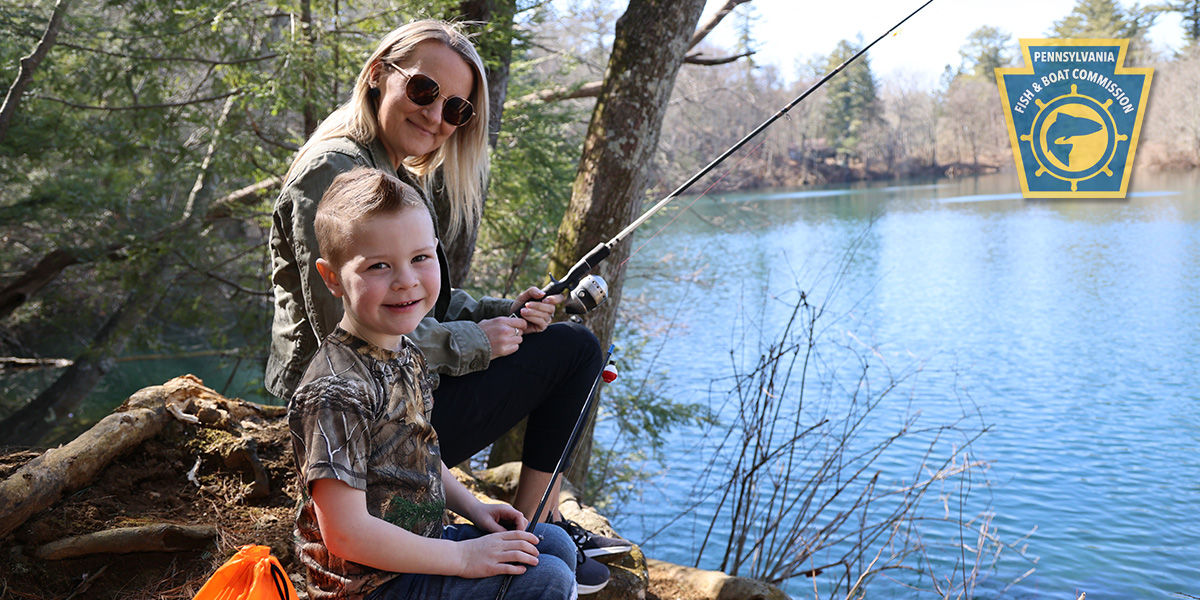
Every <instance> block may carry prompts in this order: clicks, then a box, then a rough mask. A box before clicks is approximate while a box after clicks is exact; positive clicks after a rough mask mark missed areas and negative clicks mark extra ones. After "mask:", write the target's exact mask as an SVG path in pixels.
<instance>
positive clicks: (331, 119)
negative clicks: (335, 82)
mask: <svg viewBox="0 0 1200 600" xmlns="http://www.w3.org/2000/svg"><path fill="white" fill-rule="evenodd" d="M431 40H433V41H438V42H441V43H443V44H445V45H446V46H447V47H448V48H450V49H451V50H454V51H455V52H456V53H458V55H459V56H461V57H462V58H463V60H464V61H466V63H467V65H468V66H470V67H471V72H472V74H473V76H474V79H475V81H474V90H473V91H472V92H471V97H470V98H469V100H470V101H471V104H473V105H474V106H475V115H474V116H473V117H472V118H471V120H470V122H468V123H467V124H466V125H463V126H462V127H459V128H458V129H457V130H456V131H455V132H454V133H453V134H451V135H450V137H448V138H447V139H446V142H445V143H444V144H442V146H441V147H440V148H438V149H436V150H434V151H433V152H430V153H429V154H425V155H422V156H410V157H408V158H406V159H404V166H405V168H407V169H408V170H409V171H411V172H412V173H413V175H415V176H416V177H417V180H418V181H419V182H420V184H421V186H422V187H424V188H425V192H426V194H430V193H432V191H433V179H434V172H435V171H436V170H437V168H438V167H439V166H440V167H441V168H442V182H443V185H445V188H446V197H447V199H448V200H449V201H450V211H449V214H450V219H449V222H448V223H442V224H441V225H442V229H443V231H442V232H441V235H444V236H445V237H446V238H448V239H447V242H449V240H452V239H453V238H454V237H456V236H457V234H458V232H460V231H470V230H473V229H474V228H476V227H478V226H479V218H480V213H481V212H482V210H483V191H484V185H485V184H486V182H487V174H488V153H487V124H488V90H487V79H486V78H485V76H484V69H483V60H482V59H481V58H480V57H479V53H478V52H477V51H476V50H475V46H474V45H472V44H471V40H470V39H468V38H467V36H466V34H464V33H463V32H462V30H461V25H460V24H457V23H447V22H445V21H437V20H433V19H425V20H421V21H414V22H412V23H409V24H408V25H405V26H403V27H400V28H398V29H395V30H393V31H392V32H391V33H388V34H387V35H385V36H384V37H383V39H382V40H380V42H379V45H378V46H377V47H376V48H375V51H374V52H372V53H371V57H370V58H368V59H367V62H366V64H364V65H363V68H362V70H361V71H359V73H358V79H356V80H355V82H354V92H353V93H352V94H351V96H350V99H349V100H348V101H347V102H346V103H345V104H343V105H341V106H339V107H338V108H337V109H336V110H334V111H333V112H332V113H330V114H329V116H328V117H327V118H326V119H325V120H324V121H322V122H321V125H320V126H318V127H317V130H316V131H314V132H313V134H312V136H311V137H309V139H308V141H307V142H305V143H304V145H303V146H301V148H300V151H299V152H297V153H296V158H295V159H293V160H292V166H291V168H289V169H288V177H287V178H285V181H286V179H288V178H290V177H291V175H292V170H294V169H295V168H296V165H298V164H300V162H301V159H303V158H304V156H305V154H307V153H308V151H309V150H310V149H312V147H313V146H314V145H315V144H317V143H318V142H321V141H324V140H328V139H332V138H337V137H348V138H350V139H353V140H354V141H356V142H358V143H360V144H364V145H368V144H370V143H371V142H373V141H374V140H375V138H376V136H377V135H378V133H379V120H378V118H377V117H376V100H375V98H373V97H372V94H370V91H371V88H372V87H373V85H372V76H371V73H372V69H373V68H375V67H376V65H377V64H379V63H380V62H381V61H382V62H389V63H393V64H397V65H402V64H404V63H405V62H407V61H408V59H409V58H410V57H411V56H412V54H413V52H414V50H415V49H416V47H417V45H418V44H420V43H422V42H427V41H431ZM468 228H470V229H468Z"/></svg>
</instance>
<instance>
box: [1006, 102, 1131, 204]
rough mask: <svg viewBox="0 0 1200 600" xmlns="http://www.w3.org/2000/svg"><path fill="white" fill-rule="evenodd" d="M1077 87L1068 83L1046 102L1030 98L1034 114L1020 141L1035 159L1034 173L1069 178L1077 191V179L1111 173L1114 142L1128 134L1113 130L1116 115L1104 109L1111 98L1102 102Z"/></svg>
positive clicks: (1107, 106)
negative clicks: (1034, 104) (1062, 91)
mask: <svg viewBox="0 0 1200 600" xmlns="http://www.w3.org/2000/svg"><path fill="white" fill-rule="evenodd" d="M1078 89H1079V86H1077V85H1072V86H1071V93H1069V94H1064V95H1062V96H1059V97H1057V98H1055V99H1053V100H1051V101H1049V102H1042V101H1041V100H1034V102H1037V105H1038V113H1037V116H1036V117H1034V119H1033V126H1032V127H1031V128H1030V130H1029V133H1028V134H1021V141H1022V142H1029V145H1030V147H1031V148H1032V150H1033V156H1034V158H1036V159H1037V162H1038V170H1037V172H1036V173H1034V176H1035V177H1041V176H1042V175H1050V176H1051V177H1054V178H1056V179H1061V180H1063V181H1069V182H1071V191H1072V192H1075V191H1078V189H1079V182H1080V181H1084V180H1087V179H1091V178H1092V177H1095V176H1096V175H1099V174H1101V173H1103V174H1105V175H1107V176H1110V177H1111V176H1112V174H1113V172H1112V170H1111V169H1109V164H1110V163H1111V162H1112V160H1113V157H1115V156H1116V154H1117V144H1118V143H1120V142H1128V141H1129V136H1128V135H1123V134H1118V133H1117V122H1116V119H1114V118H1113V116H1112V113H1110V112H1109V110H1108V108H1109V107H1110V106H1112V103H1113V100H1112V98H1109V99H1108V100H1106V101H1105V102H1104V103H1103V104H1102V103H1100V102H1097V101H1095V100H1094V99H1092V98H1090V97H1088V96H1084V95H1083V94H1080V93H1079V92H1078Z"/></svg>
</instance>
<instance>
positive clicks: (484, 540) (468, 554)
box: [458, 531, 538, 579]
mask: <svg viewBox="0 0 1200 600" xmlns="http://www.w3.org/2000/svg"><path fill="white" fill-rule="evenodd" d="M537 543H538V539H537V536H535V535H533V534H532V533H529V532H528V531H505V532H502V533H491V534H488V535H485V536H483V537H478V538H475V539H473V540H466V541H463V542H458V545H459V549H460V552H461V559H460V562H459V564H460V565H461V566H462V569H461V570H460V571H459V573H458V576H459V577H466V578H469V579H477V578H480V577H491V576H493V575H520V574H521V573H524V572H525V567H524V565H536V564H538V551H537V547H536V544H537Z"/></svg>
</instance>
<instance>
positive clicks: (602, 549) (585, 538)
mask: <svg viewBox="0 0 1200 600" xmlns="http://www.w3.org/2000/svg"><path fill="white" fill-rule="evenodd" d="M551 524H553V525H558V526H559V527H562V528H563V529H564V530H565V531H566V532H567V535H569V536H571V539H572V540H574V541H575V545H576V546H578V547H579V549H580V550H581V551H582V552H583V554H584V556H587V557H589V558H591V557H593V556H605V555H608V554H621V553H622V552H629V551H630V550H633V544H631V543H629V542H628V541H626V540H624V539H621V538H611V537H604V536H602V535H599V534H596V533H592V532H590V531H588V530H586V529H584V528H583V527H582V526H581V525H580V524H579V523H576V522H575V521H572V520H570V519H565V518H564V519H563V520H561V521H553V522H552V523H551Z"/></svg>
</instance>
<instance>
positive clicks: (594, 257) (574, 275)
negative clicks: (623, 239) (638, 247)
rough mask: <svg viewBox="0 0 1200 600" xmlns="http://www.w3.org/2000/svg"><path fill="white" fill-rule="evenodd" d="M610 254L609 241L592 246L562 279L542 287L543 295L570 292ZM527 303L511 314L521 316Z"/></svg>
mask: <svg viewBox="0 0 1200 600" xmlns="http://www.w3.org/2000/svg"><path fill="white" fill-rule="evenodd" d="M609 254H612V249H611V247H610V246H609V245H608V244H607V243H603V242H601V243H599V244H596V247H595V248H592V249H591V251H590V252H588V253H587V254H586V255H584V257H583V258H581V259H579V262H577V263H575V265H574V266H572V267H571V270H569V271H567V274H566V275H565V276H564V277H563V278H562V279H558V280H553V281H551V282H550V283H549V284H547V285H546V287H544V288H542V292H544V293H545V296H542V297H543V298H545V297H546V296H554V295H556V294H563V293H567V292H570V291H571V290H572V289H573V288H574V287H575V286H576V285H577V284H579V282H580V281H581V280H582V279H583V278H584V277H586V276H587V274H588V273H589V272H590V271H591V270H592V269H594V268H596V266H597V265H599V264H600V262H601V261H603V260H604V259H605V258H608V255H609ZM525 304H528V302H525V303H523V304H521V306H518V307H517V308H516V310H513V312H512V315H510V316H513V317H517V318H520V317H521V309H522V308H525Z"/></svg>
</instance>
